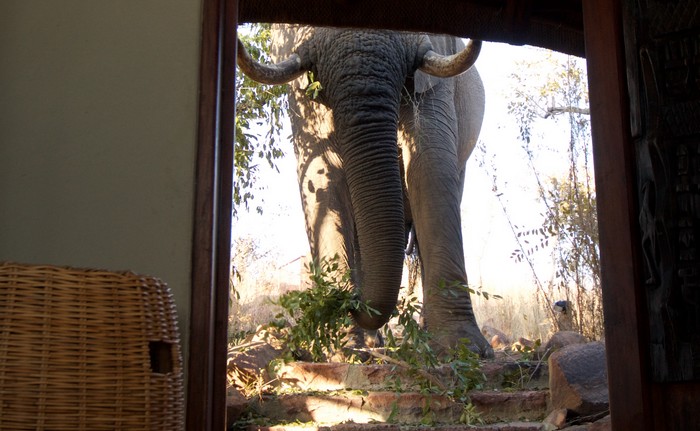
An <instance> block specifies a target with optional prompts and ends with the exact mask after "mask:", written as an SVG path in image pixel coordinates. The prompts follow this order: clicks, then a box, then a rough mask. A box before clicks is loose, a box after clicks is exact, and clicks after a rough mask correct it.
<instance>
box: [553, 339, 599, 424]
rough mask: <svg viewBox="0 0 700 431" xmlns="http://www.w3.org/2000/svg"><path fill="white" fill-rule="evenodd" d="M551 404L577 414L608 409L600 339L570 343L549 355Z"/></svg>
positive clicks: (597, 412) (595, 412)
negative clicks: (591, 341) (590, 341)
mask: <svg viewBox="0 0 700 431" xmlns="http://www.w3.org/2000/svg"><path fill="white" fill-rule="evenodd" d="M549 390H550V395H551V403H552V407H553V408H555V409H568V410H569V411H571V412H572V413H573V414H575V415H578V416H595V415H598V414H603V413H604V412H606V411H607V410H608V375H607V368H606V361H605V346H604V345H603V343H600V342H593V343H586V344H572V345H569V346H565V347H562V348H561V349H560V350H558V351H556V352H554V353H553V354H552V355H551V356H550V357H549Z"/></svg>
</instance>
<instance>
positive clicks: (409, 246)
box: [404, 226, 416, 255]
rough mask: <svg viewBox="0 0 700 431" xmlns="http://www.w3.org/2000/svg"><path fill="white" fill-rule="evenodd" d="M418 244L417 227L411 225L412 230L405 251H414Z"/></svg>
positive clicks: (407, 252)
mask: <svg viewBox="0 0 700 431" xmlns="http://www.w3.org/2000/svg"><path fill="white" fill-rule="evenodd" d="M415 246H416V228H415V227H413V226H411V230H409V231H408V244H406V249H405V250H404V253H406V254H407V255H410V254H411V253H413V249H414V248H415Z"/></svg>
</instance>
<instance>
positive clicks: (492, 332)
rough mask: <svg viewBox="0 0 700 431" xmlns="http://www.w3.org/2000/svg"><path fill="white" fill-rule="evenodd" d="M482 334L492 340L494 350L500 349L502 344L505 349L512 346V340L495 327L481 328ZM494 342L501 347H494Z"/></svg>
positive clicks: (486, 326)
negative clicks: (509, 345)
mask: <svg viewBox="0 0 700 431" xmlns="http://www.w3.org/2000/svg"><path fill="white" fill-rule="evenodd" d="M481 333H482V334H484V337H486V339H487V340H491V347H493V348H494V349H496V348H499V347H500V345H501V344H502V345H503V347H505V346H507V345H508V344H510V338H508V336H507V335H506V334H505V333H504V332H503V331H501V330H498V329H496V328H494V327H493V326H489V325H484V326H482V327H481ZM494 340H496V343H497V345H498V346H499V347H497V346H494Z"/></svg>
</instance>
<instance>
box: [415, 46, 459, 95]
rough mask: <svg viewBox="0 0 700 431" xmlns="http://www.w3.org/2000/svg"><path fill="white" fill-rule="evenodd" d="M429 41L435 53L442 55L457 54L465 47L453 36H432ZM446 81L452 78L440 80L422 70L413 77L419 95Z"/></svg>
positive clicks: (417, 71)
mask: <svg viewBox="0 0 700 431" xmlns="http://www.w3.org/2000/svg"><path fill="white" fill-rule="evenodd" d="M429 39H430V43H431V44H432V49H433V51H435V52H437V53H438V54H442V55H452V54H456V53H458V52H459V51H461V50H463V49H464V47H465V45H464V42H462V40H461V39H458V38H456V37H452V36H437V35H430V36H429ZM446 79H450V78H438V77H436V76H432V75H429V74H427V73H425V72H423V71H421V70H416V72H415V74H414V76H413V85H414V90H415V92H416V93H417V94H420V93H425V92H426V91H428V90H430V89H431V88H433V87H435V86H436V85H438V84H439V83H441V82H443V81H444V80H446Z"/></svg>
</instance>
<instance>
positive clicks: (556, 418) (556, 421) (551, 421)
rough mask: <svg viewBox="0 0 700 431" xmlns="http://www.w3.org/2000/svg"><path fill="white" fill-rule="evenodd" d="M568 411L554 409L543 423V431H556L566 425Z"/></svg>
mask: <svg viewBox="0 0 700 431" xmlns="http://www.w3.org/2000/svg"><path fill="white" fill-rule="evenodd" d="M566 413H567V410H566V409H554V410H552V412H551V413H549V414H548V415H547V417H546V418H544V420H543V421H542V431H554V430H559V429H562V428H564V425H566Z"/></svg>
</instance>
